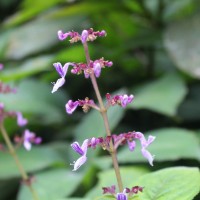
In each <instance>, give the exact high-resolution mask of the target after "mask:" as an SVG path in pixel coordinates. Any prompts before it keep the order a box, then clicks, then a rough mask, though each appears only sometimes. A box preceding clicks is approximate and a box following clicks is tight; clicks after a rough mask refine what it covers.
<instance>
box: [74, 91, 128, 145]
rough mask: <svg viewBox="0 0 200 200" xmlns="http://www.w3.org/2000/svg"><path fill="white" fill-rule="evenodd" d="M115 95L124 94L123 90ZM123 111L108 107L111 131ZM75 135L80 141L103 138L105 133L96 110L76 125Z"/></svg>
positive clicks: (119, 108)
mask: <svg viewBox="0 0 200 200" xmlns="http://www.w3.org/2000/svg"><path fill="white" fill-rule="evenodd" d="M116 93H117V94H124V93H125V90H120V91H118V92H116ZM124 111H125V110H124V109H123V108H122V107H120V106H113V107H110V109H109V110H108V120H109V124H110V129H111V130H113V129H114V128H115V127H116V126H117V124H118V123H119V121H120V120H121V119H122V117H123V115H124ZM75 134H76V137H77V138H78V139H79V140H80V141H83V140H84V139H86V138H92V137H102V136H104V135H105V134H106V132H105V128H104V123H103V119H102V117H101V114H100V113H99V112H98V111H96V110H92V111H91V112H89V113H88V114H87V115H86V116H84V118H83V120H82V121H81V123H79V124H78V125H77V128H76V129H75Z"/></svg>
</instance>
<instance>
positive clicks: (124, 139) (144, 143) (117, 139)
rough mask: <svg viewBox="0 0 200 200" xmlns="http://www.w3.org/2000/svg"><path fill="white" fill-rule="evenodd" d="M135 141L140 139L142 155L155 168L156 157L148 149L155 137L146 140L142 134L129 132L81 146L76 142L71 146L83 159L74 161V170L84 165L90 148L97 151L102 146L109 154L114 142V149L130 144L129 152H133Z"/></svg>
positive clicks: (85, 141) (87, 142) (101, 138)
mask: <svg viewBox="0 0 200 200" xmlns="http://www.w3.org/2000/svg"><path fill="white" fill-rule="evenodd" d="M135 139H138V140H139V141H140V144H141V153H142V155H143V156H144V157H145V158H146V159H147V160H148V162H149V164H150V165H151V166H153V159H154V156H153V155H151V153H150V152H149V151H148V150H147V149H146V148H147V147H148V146H149V145H150V144H151V143H152V142H153V141H154V139H155V137H154V136H152V135H150V136H149V137H148V139H147V140H146V139H145V137H144V135H143V134H142V133H140V132H134V131H133V132H128V133H121V134H119V135H115V134H112V135H111V136H107V137H105V138H103V137H98V138H95V137H93V138H90V139H86V140H84V142H83V144H82V145H81V146H80V145H79V143H78V142H74V143H72V144H71V147H72V149H73V150H74V151H75V152H77V153H78V154H79V155H81V157H80V158H79V159H78V160H77V161H74V163H73V165H74V169H73V171H76V170H77V169H78V168H79V167H80V166H81V165H83V164H84V163H85V162H86V160H87V157H86V154H87V149H88V148H93V149H95V148H96V146H97V145H99V146H101V147H102V148H103V149H104V150H107V151H109V152H111V151H112V149H111V146H110V142H111V140H112V142H113V145H114V149H115V150H116V149H117V148H118V147H119V146H120V145H124V144H128V146H129V150H130V151H133V150H134V149H135V147H136V142H135Z"/></svg>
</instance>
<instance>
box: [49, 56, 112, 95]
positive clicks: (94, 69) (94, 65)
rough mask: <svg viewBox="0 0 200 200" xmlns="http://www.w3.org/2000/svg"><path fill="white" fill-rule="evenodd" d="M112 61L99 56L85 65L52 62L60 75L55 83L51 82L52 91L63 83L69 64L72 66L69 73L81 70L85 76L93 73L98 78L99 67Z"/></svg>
mask: <svg viewBox="0 0 200 200" xmlns="http://www.w3.org/2000/svg"><path fill="white" fill-rule="evenodd" d="M112 65H113V63H112V62H111V61H105V60H104V58H100V59H98V60H95V61H92V60H90V64H89V65H87V64H86V63H72V62H68V63H65V64H64V66H63V67H62V64H61V63H60V62H57V63H54V64H53V66H54V67H55V69H56V71H57V72H58V74H59V75H60V77H61V78H59V79H58V80H57V81H56V83H53V85H54V86H53V89H52V93H54V92H56V91H57V90H58V88H60V87H61V86H63V85H64V83H65V76H66V75H67V71H68V68H69V66H72V67H73V68H72V70H71V73H72V74H77V75H79V74H81V73H82V72H83V73H84V75H85V78H89V77H90V74H92V73H94V75H95V76H96V77H97V78H98V77H99V76H100V74H101V69H102V68H105V67H111V66H112Z"/></svg>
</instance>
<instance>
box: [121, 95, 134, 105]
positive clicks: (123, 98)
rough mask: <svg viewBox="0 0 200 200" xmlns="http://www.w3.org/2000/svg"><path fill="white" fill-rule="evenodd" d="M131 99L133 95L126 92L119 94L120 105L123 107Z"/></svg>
mask: <svg viewBox="0 0 200 200" xmlns="http://www.w3.org/2000/svg"><path fill="white" fill-rule="evenodd" d="M133 99H134V96H133V95H130V96H128V95H126V94H124V95H121V96H120V100H121V105H122V107H123V108H125V107H126V106H127V105H128V104H129V103H131V102H132V101H133Z"/></svg>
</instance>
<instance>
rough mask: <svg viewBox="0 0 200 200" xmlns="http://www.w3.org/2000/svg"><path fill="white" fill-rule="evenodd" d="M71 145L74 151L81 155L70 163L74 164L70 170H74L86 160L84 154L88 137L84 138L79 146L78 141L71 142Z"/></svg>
mask: <svg viewBox="0 0 200 200" xmlns="http://www.w3.org/2000/svg"><path fill="white" fill-rule="evenodd" d="M71 147H72V149H73V150H74V151H75V152H76V153H78V154H79V155H81V157H80V158H79V159H78V160H77V161H74V162H73V164H71V165H74V169H73V170H72V171H76V170H77V169H79V167H80V166H82V165H83V164H84V163H85V162H86V161H87V157H86V154H87V149H88V139H86V140H84V142H83V144H82V145H81V146H80V145H79V143H78V142H73V143H72V144H71Z"/></svg>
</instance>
